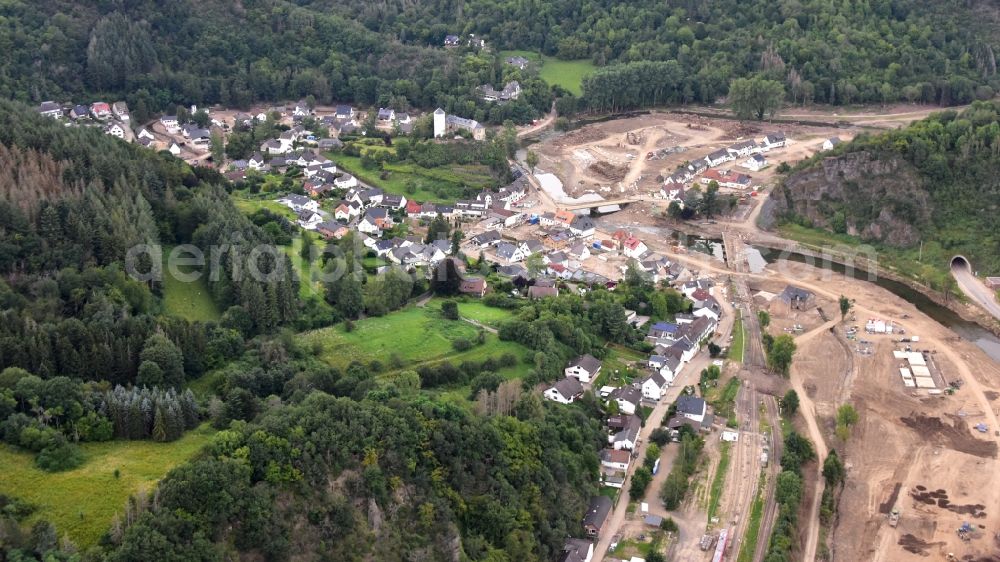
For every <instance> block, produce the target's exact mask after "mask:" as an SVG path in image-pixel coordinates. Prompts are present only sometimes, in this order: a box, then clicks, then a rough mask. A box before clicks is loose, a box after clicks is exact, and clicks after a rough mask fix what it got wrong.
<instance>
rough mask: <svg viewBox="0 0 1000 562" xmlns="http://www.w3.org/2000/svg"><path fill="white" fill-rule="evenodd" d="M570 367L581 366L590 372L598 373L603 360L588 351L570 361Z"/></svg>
mask: <svg viewBox="0 0 1000 562" xmlns="http://www.w3.org/2000/svg"><path fill="white" fill-rule="evenodd" d="M568 366H569V367H580V368H582V369H583V370H585V371H587V372H588V373H596V372H597V370H598V369H600V368H601V360H600V359H598V358H596V357H594V356H593V355H591V354H589V353H587V354H585V355H581V356H579V357H577V358H576V359H573V360H572V361H570V362H569V365H568Z"/></svg>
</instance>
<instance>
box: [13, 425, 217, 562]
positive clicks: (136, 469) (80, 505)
mask: <svg viewBox="0 0 1000 562" xmlns="http://www.w3.org/2000/svg"><path fill="white" fill-rule="evenodd" d="M213 434H214V430H212V429H211V428H210V427H209V426H208V425H207V424H205V425H202V426H201V427H200V428H198V429H195V430H193V431H190V432H188V433H187V434H185V435H184V437H182V438H181V439H179V440H177V441H174V442H172V443H155V442H153V441H109V442H106V443H84V444H82V445H81V448H82V449H83V451H84V453H85V455H86V458H87V460H86V462H85V463H84V464H83V466H81V467H79V468H77V469H74V470H68V471H66V472H57V473H50V472H45V471H43V470H40V469H38V468H36V467H35V460H34V458H35V456H34V455H33V454H30V453H25V452H19V451H15V450H14V449H13V448H11V447H10V446H8V445H5V444H4V445H0V466H2V467H3V478H0V493H3V494H6V495H10V496H14V497H17V498H20V499H21V500H24V501H26V502H28V503H31V504H33V505H34V506H36V507H37V511H35V513H33V514H32V515H31V516H30V517H29V518H28V520H27V522H26V523H27V524H28V526H30V525H31V523H33V522H34V521H35V520H38V519H47V520H48V521H50V522H52V523H53V524H55V526H56V531H57V532H58V534H59V536H62V535H63V533H67V534H69V537H70V539H72V540H73V542H75V543H76V545H77V546H78V547H80V548H81V549H85V548H87V547H90V546H93V545H95V544H97V541H98V540H99V539H100V538H101V535H102V534H103V533H104V532H105V531H107V529H108V527H109V526H110V525H111V521H112V519H113V518H114V516H115V514H116V513H118V514H120V513H123V511H124V508H125V502H126V500H128V497H129V496H130V495H132V494H134V493H136V492H138V491H139V490H140V489H147V490H148V489H151V488H152V487H153V485H154V484H155V483H156V482H157V481H159V480H160V479H161V478H163V476H164V475H165V474H166V473H167V472H169V471H170V469H172V468H174V467H175V466H177V465H179V464H181V463H183V462H185V461H187V460H188V459H190V458H191V457H193V456H194V455H195V454H196V453H197V452H198V451H200V450H201V448H202V447H203V446H204V445H205V444H206V443H208V442H209V440H210V439H211V437H212V435H213ZM115 469H118V470H119V473H120V476H119V478H115V475H114V471H115Z"/></svg>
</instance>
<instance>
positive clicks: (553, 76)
mask: <svg viewBox="0 0 1000 562" xmlns="http://www.w3.org/2000/svg"><path fill="white" fill-rule="evenodd" d="M500 56H501V57H503V58H505V59H506V58H507V57H515V56H521V57H524V58H526V59H528V60H530V61H532V62H533V63H534V64H537V65H538V76H539V77H540V78H541V79H542V80H545V81H546V82H548V83H549V84H551V85H553V86H562V87H563V88H565V89H566V90H568V91H569V92H571V93H572V94H573V95H574V96H580V95H581V94H583V79H584V77H586V76H587V75H588V74H590V73H591V72H593V71H595V70H597V67H596V66H594V63H593V62H591V61H590V60H589V59H580V60H559V59H555V58H551V57H546V56H542V55H539V54H538V53H535V52H531V51H501V52H500Z"/></svg>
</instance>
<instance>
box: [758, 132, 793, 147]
mask: <svg viewBox="0 0 1000 562" xmlns="http://www.w3.org/2000/svg"><path fill="white" fill-rule="evenodd" d="M787 144H788V139H786V138H785V133H781V132H778V133H771V134H770V135H767V136H766V137H764V140H763V142H762V143H761V145H762V150H772V149H775V148H781V147H782V146H785V145H787Z"/></svg>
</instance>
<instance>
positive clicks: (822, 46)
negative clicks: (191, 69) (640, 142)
mask: <svg viewBox="0 0 1000 562" xmlns="http://www.w3.org/2000/svg"><path fill="white" fill-rule="evenodd" d="M308 4H309V5H310V6H314V7H320V6H323V7H326V6H332V7H335V9H336V10H337V11H338V13H345V14H353V15H354V16H355V17H356V18H357V19H358V20H359V21H361V22H362V23H364V24H365V25H366V26H368V27H369V28H370V29H374V30H379V31H383V32H389V33H391V34H393V35H395V36H397V37H400V38H402V39H403V40H404V41H409V42H412V43H415V44H421V43H422V44H435V43H436V42H437V41H439V40H440V37H441V36H442V35H443V34H444V33H456V32H459V31H461V32H463V33H475V34H476V35H477V36H485V37H486V38H487V39H488V40H489V41H490V42H491V43H493V44H495V45H497V47H498V48H500V49H530V50H538V51H541V52H543V53H545V54H547V55H551V56H557V57H559V58H563V59H578V58H589V59H592V60H593V61H594V63H595V64H597V65H598V66H604V65H610V66H609V70H614V71H616V72H617V69H615V66H614V65H616V64H618V63H629V62H638V61H676V62H677V65H678V68H679V69H680V71H681V72H680V73H679V74H678V78H671V80H675V79H676V80H677V82H678V83H677V86H676V88H675V89H676V92H675V93H674V95H672V96H670V97H667V96H664V95H661V96H660V97H659V102H660V103H664V102H688V101H701V102H712V101H715V99H716V98H718V97H720V96H723V95H725V94H726V92H727V90H728V87H729V82H730V81H731V80H732V79H733V78H737V77H741V76H746V75H747V74H750V73H755V72H764V73H766V74H768V75H772V76H773V77H774V78H776V79H778V80H781V81H782V82H784V83H786V88H785V89H786V92H787V94H788V99H789V101H793V102H801V101H816V102H820V103H834V104H845V103H857V102H865V103H881V102H884V101H895V100H908V101H915V100H919V101H924V102H927V103H940V104H943V105H949V104H957V103H966V102H968V101H971V100H972V99H974V98H975V96H976V95H977V88H978V87H980V86H982V85H985V84H991V86H992V89H994V90H995V89H997V86H998V82H997V79H996V60H995V56H994V51H995V49H996V48H997V38H996V36H995V35H994V34H993V30H992V29H991V24H990V18H991V16H990V13H991V10H990V9H988V5H989V3H987V2H981V3H980V2H961V3H954V2H948V3H941V2H923V1H920V0H875V1H863V2H862V1H847V2H829V1H826V0H784V1H780V2H774V1H769V0H751V1H746V0H743V1H737V0H716V1H712V2H704V1H700V0H682V1H679V2H649V1H636V0H633V1H627V2H621V1H618V0H558V1H555V2H515V1H499V2H497V1H492V0H472V1H462V2H454V1H452V0H429V1H422V2H415V3H414V2H355V1H353V0H312V1H311V2H308ZM981 4H984V5H986V6H982V7H983V8H984V9H982V10H980V9H979V8H980V5H981ZM612 77H613V79H609V80H602V79H601V78H600V77H597V76H595V78H594V80H591V81H587V82H586V83H585V84H587V83H589V84H590V86H589V87H587V88H585V91H584V94H585V96H587V97H590V96H594V95H607V94H608V92H609V91H612V92H614V91H620V92H628V91H635V92H643V91H644V88H641V87H640V85H639V84H638V83H636V80H635V79H636V78H637V77H635V76H629V75H622V74H612ZM680 77H683V78H680ZM645 78H647V79H648V77H645ZM642 79H643V77H638V80H640V81H641V80H642ZM609 88H610V90H609ZM633 88H634V90H633ZM986 93H987V91H986V90H983V91H980V92H978V95H986ZM650 96H651V97H652V94H650ZM650 101H651V100H650ZM648 103H649V102H647V104H648Z"/></svg>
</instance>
